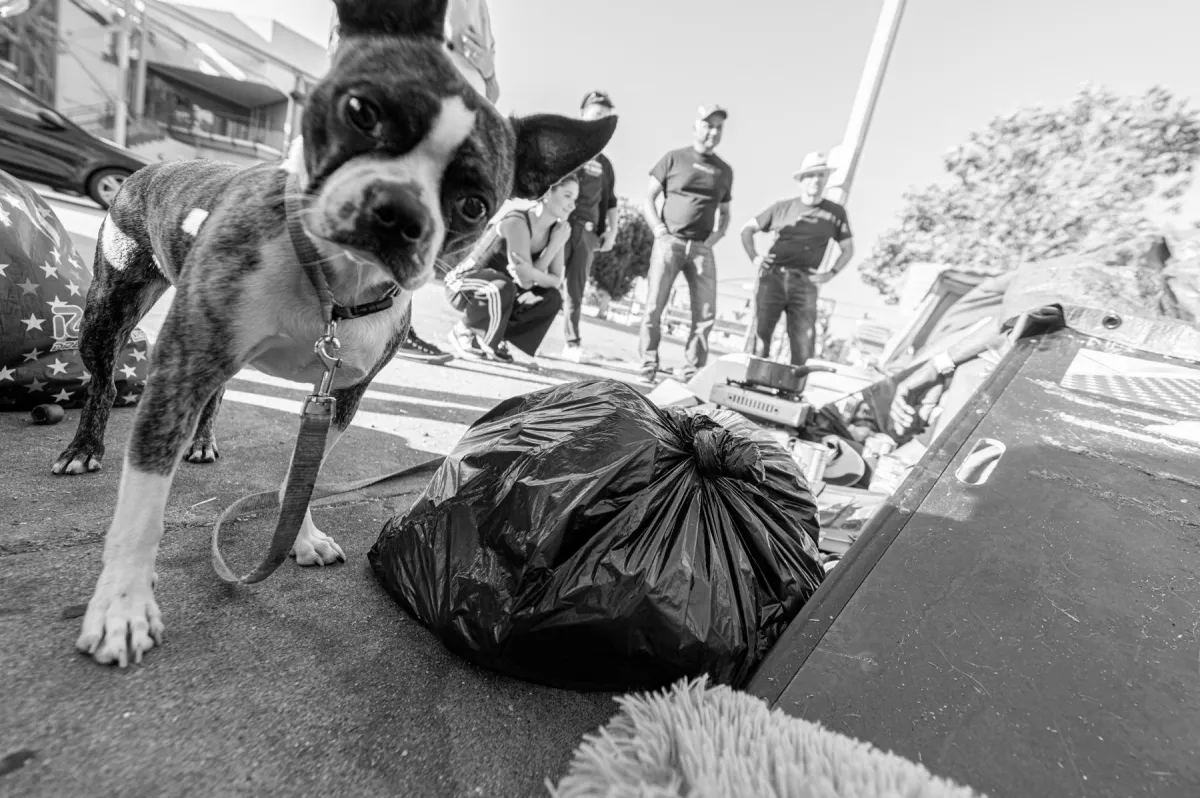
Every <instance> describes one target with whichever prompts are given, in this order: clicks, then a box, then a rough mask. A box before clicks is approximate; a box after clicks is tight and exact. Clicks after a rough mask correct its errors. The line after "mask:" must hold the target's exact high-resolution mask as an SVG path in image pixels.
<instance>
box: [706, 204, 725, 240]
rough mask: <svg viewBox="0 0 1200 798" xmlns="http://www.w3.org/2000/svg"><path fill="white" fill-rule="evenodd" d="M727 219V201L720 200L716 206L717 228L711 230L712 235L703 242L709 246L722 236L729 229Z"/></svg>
mask: <svg viewBox="0 0 1200 798" xmlns="http://www.w3.org/2000/svg"><path fill="white" fill-rule="evenodd" d="M729 219H730V216H729V203H728V202H722V203H721V204H720V205H718V206H717V229H716V230H713V233H712V235H710V236H709V237H708V240H707V241H705V242H704V243H705V244H708V245H709V246H710V247H711V246H713V245H714V244H716V243H717V242H718V241H720V240H721V239H722V238H724V237H725V233H726V232H727V231H728V230H729Z"/></svg>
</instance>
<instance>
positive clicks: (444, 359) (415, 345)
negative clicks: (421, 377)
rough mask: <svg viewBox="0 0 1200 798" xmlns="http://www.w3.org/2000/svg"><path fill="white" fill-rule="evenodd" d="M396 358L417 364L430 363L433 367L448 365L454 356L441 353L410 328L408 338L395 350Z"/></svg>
mask: <svg viewBox="0 0 1200 798" xmlns="http://www.w3.org/2000/svg"><path fill="white" fill-rule="evenodd" d="M396 357H402V358H404V359H405V360H415V361H417V362H418V363H430V364H432V365H435V366H440V365H442V364H443V363H449V362H450V361H451V360H453V359H454V355H452V354H450V353H449V352H444V351H442V350H441V349H439V348H438V347H436V346H434V345H433V344H431V343H429V342H428V341H426V340H425V339H424V338H422V337H421V336H419V335H417V333H416V331H415V330H413V328H412V327H409V328H408V336H407V337H406V338H405V339H404V343H402V344H400V348H399V349H397V350H396Z"/></svg>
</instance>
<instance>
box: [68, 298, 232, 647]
mask: <svg viewBox="0 0 1200 798" xmlns="http://www.w3.org/2000/svg"><path fill="white" fill-rule="evenodd" d="M179 315H182V314H177V313H176V312H175V311H174V309H173V310H172V313H171V314H169V315H168V318H167V321H166V323H165V324H164V325H163V333H162V335H161V337H160V338H159V344H158V346H157V347H156V348H155V351H154V353H153V355H152V363H151V372H150V379H149V380H148V381H147V383H146V390H145V393H144V394H143V395H142V399H141V402H140V403H139V407H138V411H137V417H136V418H135V419H134V425H133V434H132V435H131V437H130V440H129V446H128V448H127V450H126V454H125V464H124V468H123V470H122V472H121V483H120V488H119V490H118V493H117V508H116V512H115V513H114V515H113V520H112V524H111V526H110V527H109V530H108V535H107V536H106V537H105V539H104V555H103V567H102V569H101V572H100V578H99V580H98V581H97V583H96V590H95V592H94V593H93V594H92V598H91V601H89V602H88V607H87V612H86V613H85V615H84V618H83V630H82V633H81V634H80V635H79V638H78V640H77V641H76V643H75V645H76V648H78V649H79V650H80V651H82V652H85V653H87V654H90V655H91V656H92V657H93V658H94V659H95V660H96V661H97V662H100V663H104V664H112V663H117V664H119V665H120V666H121V667H125V666H126V665H128V664H129V662H130V661H131V660H132V661H133V662H137V663H140V662H141V660H142V655H143V654H145V653H146V652H147V651H149V650H150V649H152V648H153V647H154V646H155V645H156V644H160V643H161V642H162V634H163V623H162V614H161V613H160V611H159V608H158V603H157V602H156V601H155V598H154V589H155V587H156V583H157V580H158V577H157V575H156V574H155V572H154V563H155V559H156V557H157V554H158V545H159V542H160V541H161V539H162V534H163V514H164V511H165V509H166V504H167V495H168V493H169V492H170V489H171V481H172V479H173V478H174V474H175V469H176V467H177V466H178V464H179V459H180V456H181V455H182V453H183V448H184V447H185V446H186V445H187V443H188V441H189V440H191V436H192V434H193V433H194V431H195V429H196V424H197V422H198V421H199V418H200V412H201V410H202V409H203V408H204V405H205V403H206V402H207V401H208V399H209V397H211V396H212V395H213V394H214V393H215V392H216V390H217V389H218V388H219V387H220V386H221V385H222V384H224V382H225V381H226V380H228V379H229V378H231V377H232V376H233V375H234V374H235V373H237V369H238V365H239V364H238V363H237V362H236V360H235V358H233V357H232V356H228V355H224V354H222V353H221V352H220V350H219V348H218V349H217V351H216V352H215V353H214V351H212V349H209V350H207V351H206V350H205V348H204V342H208V343H214V342H215V340H217V338H215V337H211V336H208V335H205V334H203V331H197V330H187V331H186V334H185V331H184V330H182V329H181V327H182V326H183V324H182V322H181V321H180V319H179Z"/></svg>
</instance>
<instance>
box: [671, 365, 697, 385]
mask: <svg viewBox="0 0 1200 798" xmlns="http://www.w3.org/2000/svg"><path fill="white" fill-rule="evenodd" d="M671 376H672V377H674V378H675V379H676V380H678V381H679V382H684V383H686V382H688V381H689V380H691V379H692V377H695V376H696V370H695V369H694V368H688V367H687V366H680V367H679V368H676V369H674V370H673V371H671Z"/></svg>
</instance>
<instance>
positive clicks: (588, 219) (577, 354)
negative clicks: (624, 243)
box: [562, 91, 617, 363]
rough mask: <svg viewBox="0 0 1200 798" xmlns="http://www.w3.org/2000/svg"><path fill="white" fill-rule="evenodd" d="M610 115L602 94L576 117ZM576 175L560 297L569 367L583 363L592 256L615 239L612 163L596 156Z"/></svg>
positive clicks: (591, 97)
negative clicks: (585, 303)
mask: <svg viewBox="0 0 1200 798" xmlns="http://www.w3.org/2000/svg"><path fill="white" fill-rule="evenodd" d="M613 113H615V111H614V109H613V104H612V100H611V99H610V98H609V96H608V94H607V93H605V92H602V91H592V92H588V93H587V94H586V95H585V96H584V98H583V102H582V103H580V106H579V115H580V116H581V117H583V118H584V119H588V120H591V119H601V118H603V117H606V116H610V115H611V114H613ZM578 175H579V198H578V199H576V200H575V211H574V213H572V214H571V237H570V239H568V240H567V251H566V257H567V261H566V274H565V275H564V277H565V280H564V282H565V283H566V286H565V288H566V291H565V292H564V295H563V300H564V302H563V332H564V337H565V338H566V339H567V345H566V347H565V348H564V349H563V353H562V357H563V360H569V361H571V362H572V363H579V362H580V361H582V360H583V352H582V350H581V349H580V346H579V344H580V340H581V339H580V334H579V318H580V310H581V306H582V305H583V292H584V288H585V287H586V286H587V279H588V272H589V271H590V270H591V268H592V256H593V255H594V254H595V253H596V252H598V251H599V252H608V251H609V250H610V249H612V247H613V242H615V241H616V239H617V195H616V182H617V180H616V174H615V173H614V172H613V167H612V163H610V162H609V160H608V158H606V157H605V156H604V155H603V154H600V155H597V156H596V157H595V158H593V159H592V160H590V161H588V162H587V163H586V164H584V165H583V168H582V169H580V170H579V172H578Z"/></svg>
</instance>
